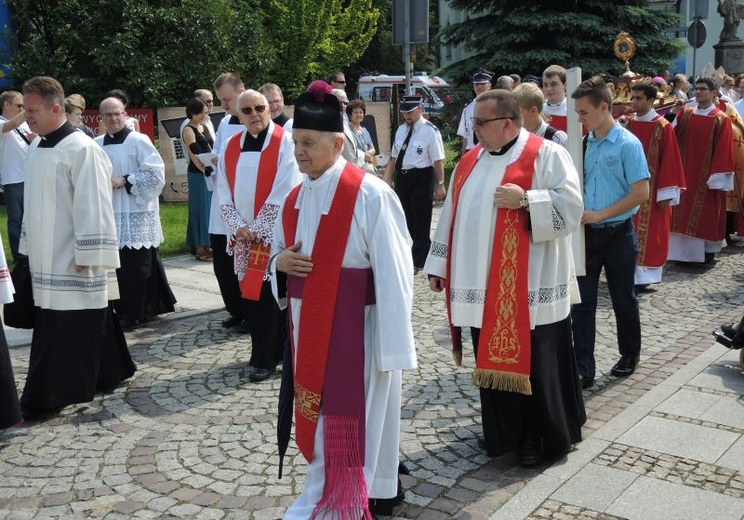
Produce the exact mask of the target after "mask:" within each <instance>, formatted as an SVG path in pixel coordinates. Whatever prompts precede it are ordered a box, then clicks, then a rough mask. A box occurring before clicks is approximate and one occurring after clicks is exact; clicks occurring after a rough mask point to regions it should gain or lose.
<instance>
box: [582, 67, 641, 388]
mask: <svg viewBox="0 0 744 520" xmlns="http://www.w3.org/2000/svg"><path fill="white" fill-rule="evenodd" d="M571 97H572V98H573V99H575V100H576V113H577V114H578V116H579V122H580V123H582V124H583V125H585V126H586V127H587V129H588V130H589V135H588V136H587V145H586V152H585V154H584V213H583V216H582V218H581V223H582V224H584V230H585V239H586V242H585V244H586V275H585V276H580V277H578V283H579V290H580V292H581V303H579V304H577V305H574V306H573V309H572V311H571V318H572V320H573V324H572V326H573V334H574V350H575V351H576V361H577V364H578V366H579V374H580V375H581V386H582V388H585V389H586V388H590V387H591V386H593V385H594V378H595V361H594V344H595V334H596V310H597V290H598V287H599V275H600V273H601V272H602V267H604V270H605V275H606V277H607V287H608V289H609V291H610V298H611V300H612V307H613V309H614V311H615V320H616V322H617V331H618V333H617V336H618V337H617V342H618V348H619V350H620V360H619V361H618V362H617V363H616V364H615V366H613V367H612V370H611V372H610V373H611V374H612V375H614V376H616V377H626V376H629V375H631V374H632V373H633V372H634V371H635V367H636V365H637V364H638V360H639V356H640V352H641V319H640V314H639V312H638V301H637V300H636V294H635V285H634V275H635V258H636V253H637V251H638V245H637V241H636V233H635V229H634V227H633V221H632V219H631V217H632V216H633V214H634V213H635V212H636V211H638V207H639V206H640V204H642V203H643V202H644V201H646V200H647V199H648V193H649V184H648V179H649V178H650V175H649V172H648V165H647V163H646V156H645V154H644V152H643V146H642V145H641V142H640V141H639V140H638V139H637V138H636V137H635V136H634V135H633V134H631V133H630V132H629V131H628V130H626V129H624V128H623V127H622V126H620V124H619V123H617V122H616V121H615V120H614V119H613V117H612V95H611V93H610V91H609V90H608V89H607V85H606V84H605V82H604V80H603V79H602V78H601V77H599V76H595V77H593V78H591V79H589V80H586V81H584V82H583V83H581V84H580V85H579V86H578V87H577V88H576V90H575V91H574V92H573V94H571Z"/></svg>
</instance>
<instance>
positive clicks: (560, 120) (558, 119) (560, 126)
mask: <svg viewBox="0 0 744 520" xmlns="http://www.w3.org/2000/svg"><path fill="white" fill-rule="evenodd" d="M548 117H550V122H549V123H548V124H549V125H550V126H552V127H553V128H555V129H556V130H560V131H561V132H567V131H568V117H567V116H557V115H554V114H548Z"/></svg>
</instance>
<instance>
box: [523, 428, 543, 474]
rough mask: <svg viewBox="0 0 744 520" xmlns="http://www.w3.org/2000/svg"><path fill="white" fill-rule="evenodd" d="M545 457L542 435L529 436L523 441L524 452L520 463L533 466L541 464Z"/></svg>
mask: <svg viewBox="0 0 744 520" xmlns="http://www.w3.org/2000/svg"><path fill="white" fill-rule="evenodd" d="M542 458H543V445H542V439H541V438H540V437H535V436H532V435H531V436H528V437H525V438H524V442H523V443H522V453H521V455H520V457H519V465H520V466H524V467H527V468H529V467H531V466H534V465H536V464H539V463H540V461H541V460H542Z"/></svg>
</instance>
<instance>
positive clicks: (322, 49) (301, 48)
mask: <svg viewBox="0 0 744 520" xmlns="http://www.w3.org/2000/svg"><path fill="white" fill-rule="evenodd" d="M267 14H268V17H267V19H268V20H269V23H268V25H267V30H268V32H269V35H270V44H271V45H272V46H273V47H275V48H276V49H277V62H276V66H275V67H274V68H273V70H272V78H273V79H274V81H275V82H276V83H279V85H281V86H282V88H283V89H284V90H285V91H286V92H287V93H289V94H290V95H291V94H297V93H299V92H301V91H302V90H304V88H305V86H306V85H307V84H308V82H310V81H312V80H314V79H317V78H323V79H325V78H326V77H327V76H328V75H330V74H331V73H332V72H333V71H335V70H343V69H344V68H345V67H347V66H349V65H350V64H351V63H354V62H355V61H356V60H357V59H359V57H360V56H362V54H364V51H365V50H366V49H367V46H368V45H369V43H370V41H371V40H372V37H373V36H374V35H375V32H376V31H377V20H378V17H379V14H380V12H379V10H378V9H376V8H374V7H373V6H372V0H345V1H342V0H272V1H271V3H270V5H269V7H267Z"/></svg>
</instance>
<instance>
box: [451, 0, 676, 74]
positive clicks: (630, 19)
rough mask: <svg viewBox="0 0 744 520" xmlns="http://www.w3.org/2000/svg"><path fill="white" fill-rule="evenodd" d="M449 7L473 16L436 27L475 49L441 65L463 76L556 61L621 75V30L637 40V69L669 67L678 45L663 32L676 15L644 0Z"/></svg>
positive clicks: (508, 0) (463, 2)
mask: <svg viewBox="0 0 744 520" xmlns="http://www.w3.org/2000/svg"><path fill="white" fill-rule="evenodd" d="M450 5H452V6H453V7H455V8H457V9H460V10H463V11H467V12H470V13H473V14H472V15H471V16H470V18H469V19H468V20H466V21H464V22H462V23H459V24H453V25H451V26H450V27H447V28H442V33H443V36H442V37H443V39H444V41H445V42H448V43H450V44H464V45H465V48H466V49H468V50H469V51H470V52H473V53H474V55H473V56H472V57H470V58H467V59H464V60H462V61H459V62H457V63H454V64H452V65H450V66H448V67H446V68H445V69H444V70H443V73H445V74H447V75H449V76H451V77H455V78H458V79H460V80H464V81H466V78H467V77H468V75H469V74H471V73H472V71H473V70H475V69H477V68H478V67H485V68H489V69H490V70H493V71H495V72H496V74H497V75H501V74H509V73H518V74H521V75H525V74H535V75H540V74H541V73H542V71H543V70H544V69H545V67H547V66H548V65H551V64H554V63H555V64H559V65H563V66H565V67H566V68H568V67H573V66H579V67H581V69H582V72H583V73H584V76H585V77H588V76H589V75H592V74H598V73H603V72H606V73H609V74H620V73H622V72H623V71H624V70H625V69H624V64H623V63H622V62H621V61H620V60H619V59H617V58H616V57H615V55H614V52H613V42H614V40H615V38H616V36H617V35H618V34H619V33H620V32H621V31H627V32H629V33H630V34H631V36H632V37H633V38H634V39H635V41H636V46H637V48H636V53H635V56H634V57H633V59H632V60H631V68H632V69H633V70H634V71H635V72H644V73H656V72H658V71H660V70H663V69H666V68H669V65H670V64H671V62H672V61H673V60H674V59H675V58H676V57H677V56H679V55H680V54H681V52H682V50H683V48H684V46H683V44H682V43H681V42H680V41H679V40H677V39H676V38H674V37H671V36H668V35H665V34H664V32H663V31H664V30H665V29H669V28H672V27H676V26H679V25H680V24H681V21H680V17H679V15H677V14H675V13H669V12H663V11H656V10H650V9H649V8H648V2H647V1H646V0H611V1H609V0H530V1H529V2H526V1H524V0H451V1H450ZM476 13H477V14H476Z"/></svg>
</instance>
